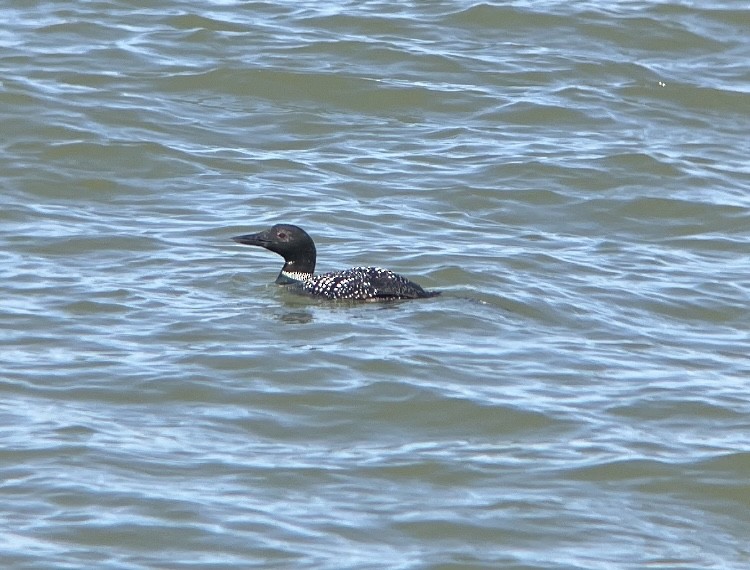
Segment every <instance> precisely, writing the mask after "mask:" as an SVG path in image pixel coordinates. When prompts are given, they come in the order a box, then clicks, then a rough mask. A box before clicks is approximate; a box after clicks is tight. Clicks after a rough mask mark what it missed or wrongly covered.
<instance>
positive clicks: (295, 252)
mask: <svg viewBox="0 0 750 570" xmlns="http://www.w3.org/2000/svg"><path fill="white" fill-rule="evenodd" d="M232 239H233V240H234V241H236V242H237V243H241V244H243V245H257V246H260V247H264V248H266V249H267V250H269V251H273V252H274V253H278V254H279V255H280V256H281V257H283V258H284V261H286V263H285V264H284V269H283V270H282V271H286V272H289V273H313V271H315V255H316V254H315V244H314V243H313V240H312V238H311V237H310V236H309V235H307V232H306V231H305V230H303V229H302V228H300V227H297V226H293V225H291V224H276V225H275V226H273V227H272V228H269V229H267V230H264V231H262V232H258V233H257V234H247V235H244V236H236V237H233V238H232Z"/></svg>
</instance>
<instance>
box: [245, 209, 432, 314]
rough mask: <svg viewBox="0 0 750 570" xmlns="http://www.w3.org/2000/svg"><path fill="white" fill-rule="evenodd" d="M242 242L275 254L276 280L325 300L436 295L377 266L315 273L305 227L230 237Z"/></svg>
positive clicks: (311, 245) (283, 227)
mask: <svg viewBox="0 0 750 570" xmlns="http://www.w3.org/2000/svg"><path fill="white" fill-rule="evenodd" d="M232 239H233V240H234V241H236V242H237V243H241V244H244V245H257V246H260V247H264V248H266V249H267V250H269V251H273V252H274V253H278V254H279V255H281V256H282V257H283V258H284V262H285V263H284V267H283V268H282V269H281V273H279V276H278V277H277V278H276V283H278V284H279V285H286V286H288V287H289V288H290V289H291V290H292V291H294V292H297V293H302V294H305V295H310V296H313V297H323V298H326V299H356V300H370V301H377V300H389V299H421V298H423V297H434V296H435V295H439V293H438V292H435V291H425V290H424V289H422V287H420V286H419V285H417V284H416V283H414V282H413V281H409V280H408V279H407V278H406V277H404V276H402V275H398V274H397V273H394V272H393V271H389V270H388V269H381V268H380V267H352V268H351V269H347V270H345V271H334V272H332V273H323V274H321V275H315V261H316V251H315V243H313V240H312V238H311V237H310V236H309V235H308V234H307V232H306V231H305V230H303V229H302V228H299V227H297V226H293V225H291V224H277V225H275V226H273V227H272V228H270V229H267V230H265V231H262V232H259V233H256V234H247V235H243V236H237V237H234V238H232Z"/></svg>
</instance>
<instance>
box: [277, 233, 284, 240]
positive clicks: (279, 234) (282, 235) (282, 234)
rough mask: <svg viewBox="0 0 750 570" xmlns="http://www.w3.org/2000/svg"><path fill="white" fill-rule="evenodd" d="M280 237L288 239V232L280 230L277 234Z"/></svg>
mask: <svg viewBox="0 0 750 570" xmlns="http://www.w3.org/2000/svg"><path fill="white" fill-rule="evenodd" d="M276 235H277V236H278V237H279V239H286V232H279V233H277V234H276Z"/></svg>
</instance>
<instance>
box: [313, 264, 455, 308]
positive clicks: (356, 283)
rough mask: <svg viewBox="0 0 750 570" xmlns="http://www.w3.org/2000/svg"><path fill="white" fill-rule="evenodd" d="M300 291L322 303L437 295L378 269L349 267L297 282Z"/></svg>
mask: <svg viewBox="0 0 750 570" xmlns="http://www.w3.org/2000/svg"><path fill="white" fill-rule="evenodd" d="M300 289H301V290H302V291H303V292H304V293H306V294H308V295H313V296H315V297H325V298H326V299H359V300H387V299H423V298H426V297H434V296H435V295H439V294H440V293H438V292H436V291H425V290H424V289H422V287H420V286H419V285H417V284H416V283H414V282H413V281H410V280H409V279H407V278H406V277H404V276H403V275H399V274H398V273H394V272H393V271H390V270H388V269H382V268H380V267H352V268H351V269H347V270H345V271H333V272H331V273H323V274H321V275H314V276H312V277H309V278H307V279H305V280H304V281H301V282H300Z"/></svg>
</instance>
